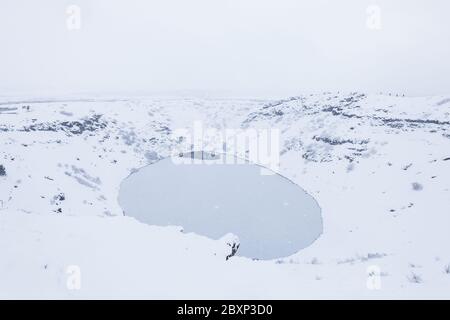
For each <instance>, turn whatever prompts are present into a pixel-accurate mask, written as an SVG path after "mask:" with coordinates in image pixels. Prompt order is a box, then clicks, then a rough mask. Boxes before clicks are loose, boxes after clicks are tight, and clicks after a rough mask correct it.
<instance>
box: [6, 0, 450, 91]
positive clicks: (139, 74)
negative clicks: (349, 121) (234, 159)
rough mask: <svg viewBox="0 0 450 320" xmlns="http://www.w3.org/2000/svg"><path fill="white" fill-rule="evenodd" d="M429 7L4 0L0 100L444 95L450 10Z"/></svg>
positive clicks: (449, 69) (289, 1)
mask: <svg viewBox="0 0 450 320" xmlns="http://www.w3.org/2000/svg"><path fill="white" fill-rule="evenodd" d="M432 2H433V6H427V3H426V2H425V1H419V0H416V1H404V0H399V1H396V2H395V3H392V1H386V0H379V1H357V0H346V1H342V2H341V3H339V4H338V3H334V2H333V1H326V0H321V1H294V0H282V1H276V2H275V1H269V0H259V1H256V0H249V1H245V2H243V1H236V0H228V1H206V0H194V1H190V2H189V3H186V2H183V1H181V0H171V1H164V2H162V1H141V0H134V1H127V2H122V1H117V0H113V1H105V0H95V1H86V0H79V1H72V2H69V1H61V2H60V3H56V2H55V1H51V0H43V1H40V2H39V3H35V2H31V1H26V0H20V1H7V0H2V6H1V7H2V8H1V10H0V36H1V38H2V40H3V41H2V47H3V50H1V51H0V70H1V72H2V74H3V75H4V76H3V77H2V79H1V80H0V95H2V96H5V95H16V94H17V95H23V94H25V95H30V96H54V95H58V96H63V95H66V94H68V95H70V94H88V95H91V94H102V95H120V96H125V95H206V96H235V97H240V96H246V97H266V96H290V95H299V94H305V93H314V92H324V91H346V92H351V91H361V92H367V93H380V92H383V93H385V94H388V93H393V94H397V93H398V94H405V95H408V96H424V95H426V96H428V95H446V94H450V86H449V84H450V81H449V80H448V79H449V78H450V63H448V57H449V56H450V42H449V41H448V39H450V20H448V18H447V17H446V14H447V13H448V12H449V10H450V4H449V3H448V2H445V1H443V0H435V1H432ZM70 5H75V6H77V7H78V8H79V9H80V12H79V19H80V26H79V28H74V29H70V28H69V27H68V21H69V20H70V19H71V18H73V17H71V15H73V12H68V11H67V10H68V8H69V6H70ZM373 6H375V7H376V8H379V15H378V16H377V17H375V18H377V19H378V22H377V23H379V26H376V25H375V27H374V28H370V26H369V25H368V20H370V19H371V18H373V15H374V14H375V15H377V14H378V13H377V12H375V13H374V12H373V10H372V9H370V8H373Z"/></svg>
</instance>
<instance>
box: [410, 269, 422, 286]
mask: <svg viewBox="0 0 450 320" xmlns="http://www.w3.org/2000/svg"><path fill="white" fill-rule="evenodd" d="M408 280H409V282H411V283H422V277H421V276H420V275H418V274H417V273H414V272H411V274H410V275H409V276H408Z"/></svg>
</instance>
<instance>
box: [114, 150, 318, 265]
mask: <svg viewBox="0 0 450 320" xmlns="http://www.w3.org/2000/svg"><path fill="white" fill-rule="evenodd" d="M191 155H192V158H195V159H191V158H190V157H191ZM177 158H178V157H177ZM199 158H203V160H199ZM180 161H181V162H182V163H180ZM236 161H239V162H240V163H238V164H236ZM192 162H198V163H192ZM224 162H226V163H224ZM261 173H262V167H260V166H257V165H254V164H250V163H248V162H245V161H243V160H241V159H236V158H234V157H231V156H225V155H211V154H206V153H202V152H200V153H198V152H197V153H195V154H194V153H192V154H191V153H188V154H185V155H184V156H183V157H182V158H180V159H175V158H166V159H163V160H160V161H158V162H156V163H154V164H151V165H148V166H146V167H144V168H141V169H140V170H138V171H136V172H134V173H133V174H131V175H130V176H129V177H128V178H126V179H125V180H124V181H123V182H122V185H121V189H120V193H119V203H120V205H121V206H122V208H123V210H124V212H125V215H128V216H131V217H134V218H136V219H137V220H139V221H141V222H144V223H147V224H150V225H158V226H169V225H175V226H182V227H183V229H184V231H185V232H194V233H197V234H200V235H204V236H207V237H210V238H213V239H219V238H221V237H222V236H224V235H225V234H227V233H233V234H235V235H237V236H238V237H239V239H240V247H239V250H238V252H237V254H236V255H239V256H245V257H249V258H256V259H273V258H280V257H286V256H289V255H292V254H294V253H296V252H297V251H299V250H300V249H303V248H305V247H307V246H309V245H310V244H311V243H313V242H314V240H315V239H317V238H318V237H319V236H320V235H321V233H322V218H321V209H320V207H319V205H318V204H317V202H316V201H315V200H314V198H313V197H311V196H310V195H309V194H307V193H306V192H305V191H304V190H303V189H301V188H300V187H299V186H297V185H296V184H294V183H293V182H291V181H290V180H288V179H286V178H284V177H282V176H280V175H278V174H270V175H267V174H261Z"/></svg>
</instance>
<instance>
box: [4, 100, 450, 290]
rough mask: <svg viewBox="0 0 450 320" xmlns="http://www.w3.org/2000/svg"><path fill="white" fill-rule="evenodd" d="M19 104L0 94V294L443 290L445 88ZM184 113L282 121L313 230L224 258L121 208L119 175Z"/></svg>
mask: <svg viewBox="0 0 450 320" xmlns="http://www.w3.org/2000/svg"><path fill="white" fill-rule="evenodd" d="M20 100H22V101H20ZM23 100H25V99H20V98H19V99H16V100H14V99H4V101H3V102H0V165H2V166H3V167H4V169H5V172H6V175H3V176H0V298H267V299H278V298H363V299H365V298H447V299H448V298H450V98H449V97H443V96H440V97H417V98H410V97H394V96H383V95H365V94H361V93H345V94H343V93H340V94H338V93H324V94H312V95H304V96H299V97H292V98H288V99H285V100H257V99H199V98H186V99H182V98H172V99H169V98H146V97H143V98H130V99H126V98H125V99H117V100H114V99H84V100H71V99H63V100H59V101H56V100H55V101H51V100H50V101H23ZM14 101H20V102H14ZM195 121H201V122H202V123H203V125H204V126H205V127H210V128H217V129H224V128H234V129H238V128H242V129H245V128H278V129H280V131H281V163H280V173H281V174H283V175H284V176H286V177H287V178H289V179H291V180H292V181H294V182H295V183H297V184H298V185H299V186H301V187H302V188H303V189H305V190H306V191H307V192H308V193H309V194H311V195H312V196H313V197H314V198H315V199H316V200H317V201H318V203H319V205H320V206H321V208H322V217H323V223H324V232H323V234H322V236H321V237H320V238H319V239H318V240H317V241H316V242H315V243H314V244H313V245H311V246H310V247H308V248H306V249H304V250H302V251H300V252H298V253H297V254H295V255H293V256H291V257H287V258H284V259H278V260H274V261H253V260H250V259H247V258H242V257H236V256H234V257H232V258H230V259H228V260H226V257H227V256H228V255H229V254H230V251H231V244H232V243H233V239H232V237H231V238H230V237H225V238H223V239H221V240H211V239H208V238H205V237H202V236H199V235H195V234H186V233H184V232H182V230H181V229H180V228H178V227H157V226H149V225H145V224H142V223H139V222H138V221H136V220H134V219H133V218H130V217H125V216H123V212H122V209H121V208H120V206H119V204H118V202H117V197H118V192H119V186H120V183H121V182H122V181H123V179H124V178H126V177H127V176H128V175H129V174H130V172H132V171H133V170H135V169H137V168H140V167H143V166H145V165H147V164H149V163H152V162H154V161H157V160H158V159H160V158H162V157H166V156H168V155H170V152H171V148H172V147H174V146H175V145H176V144H177V143H178V142H177V140H176V139H174V137H173V135H172V133H173V132H174V131H175V130H176V129H178V128H183V127H192V126H193V124H194V122H195ZM241 156H245V155H241ZM0 174H1V170H0ZM174 201H176V199H174ZM149 210H151V208H149ZM74 279H75V280H74Z"/></svg>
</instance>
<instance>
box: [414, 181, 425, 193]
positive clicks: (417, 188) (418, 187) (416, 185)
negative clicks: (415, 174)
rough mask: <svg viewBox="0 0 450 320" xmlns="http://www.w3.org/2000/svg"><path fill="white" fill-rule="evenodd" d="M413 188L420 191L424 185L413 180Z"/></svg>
mask: <svg viewBox="0 0 450 320" xmlns="http://www.w3.org/2000/svg"><path fill="white" fill-rule="evenodd" d="M412 188H413V190H414V191H420V190H422V189H423V186H422V185H421V184H420V183H418V182H413V184H412Z"/></svg>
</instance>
